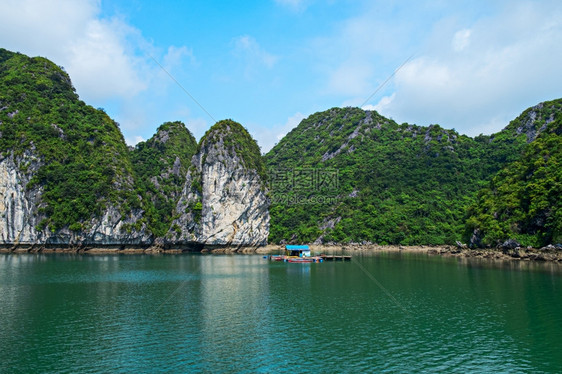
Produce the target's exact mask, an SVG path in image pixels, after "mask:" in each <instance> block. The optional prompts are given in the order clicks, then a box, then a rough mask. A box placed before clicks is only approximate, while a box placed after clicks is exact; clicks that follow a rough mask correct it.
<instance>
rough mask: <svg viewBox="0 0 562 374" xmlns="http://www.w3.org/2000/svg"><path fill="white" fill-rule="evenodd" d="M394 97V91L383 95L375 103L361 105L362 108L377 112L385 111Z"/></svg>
mask: <svg viewBox="0 0 562 374" xmlns="http://www.w3.org/2000/svg"><path fill="white" fill-rule="evenodd" d="M395 97H396V92H395V93H393V94H392V95H390V96H384V97H383V98H382V99H380V101H379V102H378V103H377V104H376V105H371V104H369V105H365V106H363V107H361V109H363V110H376V111H377V112H378V113H384V112H386V110H387V108H388V107H389V106H390V105H391V104H392V101H393V100H394V98H395Z"/></svg>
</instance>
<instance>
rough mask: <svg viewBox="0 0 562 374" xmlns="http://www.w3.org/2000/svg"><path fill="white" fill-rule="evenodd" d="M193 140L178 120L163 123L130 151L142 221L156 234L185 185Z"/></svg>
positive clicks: (162, 230) (161, 232)
mask: <svg viewBox="0 0 562 374" xmlns="http://www.w3.org/2000/svg"><path fill="white" fill-rule="evenodd" d="M196 151H197V141H196V140H195V138H194V137H193V135H192V134H191V132H190V131H189V130H188V129H187V128H186V127H185V125H184V124H183V123H182V122H179V121H178V122H166V123H164V124H162V125H161V126H160V127H158V130H157V131H156V134H154V136H153V137H151V138H150V139H148V140H147V141H145V142H140V143H139V144H137V145H136V146H135V148H134V149H133V150H132V151H131V154H130V155H131V160H132V163H133V169H134V172H135V178H136V185H137V191H139V193H140V194H141V196H142V203H143V204H142V207H143V210H144V212H145V214H144V217H143V219H144V221H145V222H146V223H147V225H148V229H149V230H150V232H152V233H153V234H154V235H155V236H156V237H159V236H164V235H165V234H166V232H167V231H168V229H169V228H170V222H171V220H172V216H173V213H174V210H175V207H176V205H177V203H178V199H179V197H180V195H181V192H182V188H183V186H184V184H185V179H186V176H187V171H188V169H189V166H190V165H191V158H192V157H193V155H194V154H195V152H196Z"/></svg>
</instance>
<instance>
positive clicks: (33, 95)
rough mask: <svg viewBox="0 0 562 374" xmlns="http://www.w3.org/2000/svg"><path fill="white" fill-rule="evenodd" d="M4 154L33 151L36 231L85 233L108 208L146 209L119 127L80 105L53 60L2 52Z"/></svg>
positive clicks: (0, 136)
mask: <svg viewBox="0 0 562 374" xmlns="http://www.w3.org/2000/svg"><path fill="white" fill-rule="evenodd" d="M0 152H1V153H2V157H12V156H14V157H15V158H16V159H17V160H24V159H22V158H18V155H22V154H24V153H26V152H27V153H28V154H29V156H30V157H31V158H29V157H27V158H25V160H27V161H22V163H21V164H20V165H19V168H20V170H21V171H22V172H26V171H27V169H28V168H30V167H32V166H34V165H32V162H31V161H29V160H30V159H33V160H35V161H33V163H36V164H37V166H38V167H39V169H38V170H37V172H36V173H34V175H33V178H32V180H31V182H30V184H29V185H28V186H27V187H26V188H27V189H28V190H29V189H31V188H33V187H34V186H35V185H37V186H40V188H41V190H42V197H41V198H42V205H41V206H40V208H39V212H38V213H40V214H42V215H44V216H45V219H43V220H42V221H41V222H40V223H39V225H38V227H37V229H38V230H43V229H45V228H48V229H49V230H51V231H53V232H54V231H56V230H58V229H60V228H62V227H69V228H70V229H71V230H74V231H79V230H81V229H82V228H83V227H82V225H83V224H84V223H85V222H86V221H88V220H89V219H90V218H92V217H96V216H97V217H99V216H101V215H102V214H103V212H104V211H105V209H106V208H107V207H108V205H115V206H119V207H120V211H121V213H122V214H127V213H128V212H130V210H131V209H132V208H139V207H140V200H139V198H138V196H137V194H136V193H135V191H134V181H133V170H132V165H131V162H130V159H129V157H128V150H127V146H126V144H125V141H124V139H123V135H122V134H121V131H120V130H119V127H118V124H117V123H116V122H115V121H113V120H112V119H111V118H109V117H108V116H107V114H106V113H105V112H104V111H103V110H100V109H94V108H92V107H91V106H89V105H86V104H85V103H84V102H83V101H81V100H79V98H78V95H77V94H76V93H75V90H74V87H73V86H72V83H71V81H70V78H69V76H68V75H67V74H66V73H65V72H64V70H62V68H60V67H58V66H56V65H55V64H53V63H52V62H51V61H49V60H47V59H45V58H42V57H34V58H30V57H27V56H25V55H22V54H19V53H13V52H10V51H7V50H5V49H0Z"/></svg>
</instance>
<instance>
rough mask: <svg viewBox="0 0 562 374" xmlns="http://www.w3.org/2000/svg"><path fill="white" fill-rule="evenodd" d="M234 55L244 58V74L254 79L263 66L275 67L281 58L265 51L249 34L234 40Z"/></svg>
mask: <svg viewBox="0 0 562 374" xmlns="http://www.w3.org/2000/svg"><path fill="white" fill-rule="evenodd" d="M232 44H233V46H234V49H233V51H232V53H233V54H234V56H236V57H238V58H240V59H242V61H243V63H244V65H245V66H244V76H245V77H246V79H252V78H254V76H255V75H256V74H257V72H258V71H259V70H260V69H262V68H263V67H265V68H267V69H271V68H273V66H274V65H275V64H276V63H277V60H278V59H279V58H278V57H277V56H275V55H272V54H271V53H269V52H267V51H265V50H264V49H263V48H262V47H261V46H260V45H259V43H258V42H257V41H256V39H255V38H254V37H252V36H249V35H242V36H238V37H236V38H234V39H233V40H232Z"/></svg>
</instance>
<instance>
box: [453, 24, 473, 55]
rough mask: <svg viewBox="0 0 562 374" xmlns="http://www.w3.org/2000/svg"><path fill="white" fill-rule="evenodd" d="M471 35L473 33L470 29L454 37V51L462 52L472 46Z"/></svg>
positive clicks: (457, 33)
mask: <svg viewBox="0 0 562 374" xmlns="http://www.w3.org/2000/svg"><path fill="white" fill-rule="evenodd" d="M470 34H471V31H470V30H469V29H463V30H459V31H457V32H456V33H455V35H454V36H453V41H452V45H453V50H454V51H455V52H460V51H462V50H463V49H465V48H466V47H468V45H469V44H470Z"/></svg>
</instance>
